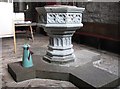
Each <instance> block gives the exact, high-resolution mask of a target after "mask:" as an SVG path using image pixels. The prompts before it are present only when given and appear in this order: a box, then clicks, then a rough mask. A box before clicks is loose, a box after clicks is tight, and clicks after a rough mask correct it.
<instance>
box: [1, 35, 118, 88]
mask: <svg viewBox="0 0 120 89" xmlns="http://www.w3.org/2000/svg"><path fill="white" fill-rule="evenodd" d="M24 43H29V44H30V45H31V50H32V51H33V52H34V54H35V55H41V56H44V55H45V51H46V49H47V45H48V36H43V35H41V34H35V40H34V42H32V40H31V39H29V40H28V39H26V38H25V36H24V35H19V36H17V53H16V54H14V44H13V38H7V39H6V38H5V39H2V40H1V39H0V44H1V45H2V46H1V45H0V63H1V64H0V78H1V82H0V85H2V86H0V87H41V86H43V87H52V88H51V89H64V88H63V87H72V88H75V86H74V85H73V84H72V83H70V82H66V81H58V80H50V79H37V78H36V79H30V80H26V81H23V82H19V83H17V82H15V81H14V80H13V79H12V77H11V76H10V74H9V73H8V71H7V64H8V63H12V62H16V61H21V60H22V53H23V49H22V46H23V44H24ZM73 45H74V50H75V55H80V54H79V51H80V50H88V51H91V52H95V53H98V54H100V60H96V61H94V62H93V65H94V66H95V67H98V68H100V69H103V70H105V71H107V72H109V73H112V74H115V75H118V66H119V61H118V60H119V59H120V55H117V54H114V53H110V52H106V51H103V50H98V49H94V48H91V47H87V46H84V45H80V44H77V43H74V42H73ZM86 61H88V59H87V60H81V64H80V65H83V64H85V63H86ZM1 69H2V70H1ZM68 89H69V88H68ZM119 89H120V88H119Z"/></svg>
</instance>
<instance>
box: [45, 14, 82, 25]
mask: <svg viewBox="0 0 120 89" xmlns="http://www.w3.org/2000/svg"><path fill="white" fill-rule="evenodd" d="M81 21H82V14H81V13H47V23H48V24H80V23H81Z"/></svg>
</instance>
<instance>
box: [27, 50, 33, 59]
mask: <svg viewBox="0 0 120 89" xmlns="http://www.w3.org/2000/svg"><path fill="white" fill-rule="evenodd" d="M29 51H30V53H29V56H28V60H30V54H31V55H32V54H33V52H32V51H31V50H29Z"/></svg>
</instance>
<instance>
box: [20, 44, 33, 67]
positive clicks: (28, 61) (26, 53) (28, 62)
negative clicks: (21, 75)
mask: <svg viewBox="0 0 120 89" xmlns="http://www.w3.org/2000/svg"><path fill="white" fill-rule="evenodd" d="M29 48H30V45H29V44H24V45H23V58H22V66H23V67H25V68H29V67H32V66H33V61H32V54H33V52H32V51H31V50H30V49H29Z"/></svg>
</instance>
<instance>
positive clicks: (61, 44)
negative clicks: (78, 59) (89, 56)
mask: <svg viewBox="0 0 120 89" xmlns="http://www.w3.org/2000/svg"><path fill="white" fill-rule="evenodd" d="M36 10H37V11H38V13H39V14H40V17H41V20H42V23H41V26H42V27H43V28H44V30H45V31H46V32H47V34H48V36H49V45H48V50H47V52H46V55H45V56H44V57H43V59H44V60H46V61H48V62H50V63H56V64H63V63H68V62H73V61H74V60H75V55H74V50H73V45H72V42H71V40H72V36H73V34H74V32H75V31H76V30H77V29H79V28H80V27H82V26H83V24H82V23H81V21H82V13H83V11H84V8H78V7H76V6H64V5H52V6H45V7H37V8H36Z"/></svg>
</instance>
